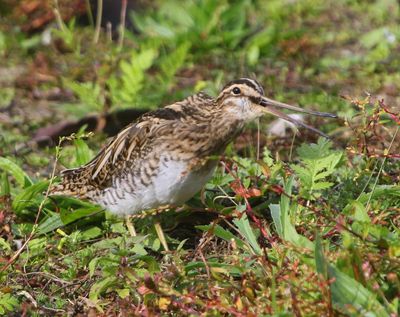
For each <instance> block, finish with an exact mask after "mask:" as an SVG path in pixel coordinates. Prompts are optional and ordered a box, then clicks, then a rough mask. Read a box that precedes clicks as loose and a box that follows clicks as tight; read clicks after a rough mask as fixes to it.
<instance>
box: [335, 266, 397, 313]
mask: <svg viewBox="0 0 400 317" xmlns="http://www.w3.org/2000/svg"><path fill="white" fill-rule="evenodd" d="M328 275H329V279H333V283H332V284H331V286H330V287H331V293H332V302H333V304H334V306H335V307H337V308H339V309H340V310H341V311H344V312H346V313H347V314H349V315H350V316H360V312H361V311H362V312H363V315H364V316H367V314H368V316H377V317H378V316H379V317H389V314H388V312H387V311H386V310H385V308H384V307H383V306H382V305H381V304H380V303H379V301H378V300H377V299H376V297H377V295H376V294H373V293H371V292H370V291H369V290H368V289H366V288H365V287H364V286H362V285H361V284H360V283H358V282H357V281H356V280H355V279H353V278H351V277H349V276H348V275H346V274H344V273H342V272H341V271H339V270H338V269H337V268H336V267H335V266H333V265H329V266H328ZM351 308H353V309H351Z"/></svg>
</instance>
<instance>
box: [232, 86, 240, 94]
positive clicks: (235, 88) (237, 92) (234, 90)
mask: <svg viewBox="0 0 400 317" xmlns="http://www.w3.org/2000/svg"><path fill="white" fill-rule="evenodd" d="M232 92H233V93H234V94H235V95H239V94H240V93H241V91H240V88H239V87H234V88H233V89H232Z"/></svg>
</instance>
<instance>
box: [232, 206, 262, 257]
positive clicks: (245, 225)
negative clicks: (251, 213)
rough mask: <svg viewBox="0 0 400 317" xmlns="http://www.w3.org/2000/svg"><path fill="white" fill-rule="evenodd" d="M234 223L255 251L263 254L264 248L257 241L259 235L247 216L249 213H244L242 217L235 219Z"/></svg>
mask: <svg viewBox="0 0 400 317" xmlns="http://www.w3.org/2000/svg"><path fill="white" fill-rule="evenodd" d="M233 223H234V224H235V225H236V227H238V229H239V231H240V234H241V235H242V236H243V237H244V238H245V239H246V241H247V243H249V244H250V246H251V247H252V249H253V251H254V253H255V254H257V255H261V254H262V249H261V247H260V245H259V244H258V242H257V236H256V234H255V232H254V230H253V228H252V227H251V226H250V222H249V219H248V218H247V215H246V214H243V215H242V217H241V218H240V219H239V218H236V219H234V220H233Z"/></svg>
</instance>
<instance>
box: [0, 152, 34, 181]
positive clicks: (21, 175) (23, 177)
mask: <svg viewBox="0 0 400 317" xmlns="http://www.w3.org/2000/svg"><path fill="white" fill-rule="evenodd" d="M0 169H2V170H4V171H6V172H7V173H9V174H10V175H11V176H13V177H14V178H15V180H16V181H17V183H18V184H19V185H20V186H21V187H22V188H24V187H25V186H30V185H32V180H31V179H30V178H29V176H28V175H27V174H26V173H25V172H24V171H23V170H22V168H20V167H19V166H18V165H17V164H15V163H14V162H13V161H11V160H9V159H7V158H5V157H0Z"/></svg>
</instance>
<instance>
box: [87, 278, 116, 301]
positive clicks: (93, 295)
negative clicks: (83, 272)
mask: <svg viewBox="0 0 400 317" xmlns="http://www.w3.org/2000/svg"><path fill="white" fill-rule="evenodd" d="M116 281H117V277H116V276H108V277H106V278H104V279H102V280H100V281H99V282H96V283H94V284H93V285H92V287H91V288H90V292H89V298H90V299H91V300H92V301H96V300H97V299H98V298H99V296H100V295H101V293H102V292H104V291H106V290H107V289H108V288H109V287H110V286H111V285H113V284H115V283H116Z"/></svg>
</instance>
